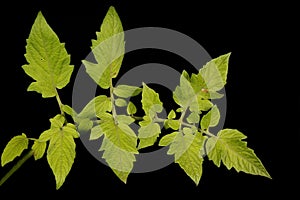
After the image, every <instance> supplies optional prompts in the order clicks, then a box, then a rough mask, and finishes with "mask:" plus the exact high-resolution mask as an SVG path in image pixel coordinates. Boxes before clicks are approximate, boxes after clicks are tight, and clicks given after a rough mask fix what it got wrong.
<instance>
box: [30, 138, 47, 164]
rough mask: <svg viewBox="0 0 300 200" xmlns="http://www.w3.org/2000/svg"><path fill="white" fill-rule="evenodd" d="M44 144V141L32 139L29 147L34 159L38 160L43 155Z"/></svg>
mask: <svg viewBox="0 0 300 200" xmlns="http://www.w3.org/2000/svg"><path fill="white" fill-rule="evenodd" d="M46 146H47V144H46V142H40V141H39V140H36V141H34V143H33V145H32V147H31V149H32V150H33V157H34V159H35V160H38V159H40V158H42V157H43V156H44V153H45V151H46Z"/></svg>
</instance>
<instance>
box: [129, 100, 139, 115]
mask: <svg viewBox="0 0 300 200" xmlns="http://www.w3.org/2000/svg"><path fill="white" fill-rule="evenodd" d="M136 111H137V109H136V106H135V105H134V104H133V103H132V102H131V101H129V103H128V105H127V114H128V115H133V114H135V113H136Z"/></svg>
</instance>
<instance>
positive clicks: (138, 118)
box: [130, 115, 144, 121]
mask: <svg viewBox="0 0 300 200" xmlns="http://www.w3.org/2000/svg"><path fill="white" fill-rule="evenodd" d="M130 117H132V118H133V119H135V120H137V121H142V120H143V119H144V118H143V117H140V116H135V115H130Z"/></svg>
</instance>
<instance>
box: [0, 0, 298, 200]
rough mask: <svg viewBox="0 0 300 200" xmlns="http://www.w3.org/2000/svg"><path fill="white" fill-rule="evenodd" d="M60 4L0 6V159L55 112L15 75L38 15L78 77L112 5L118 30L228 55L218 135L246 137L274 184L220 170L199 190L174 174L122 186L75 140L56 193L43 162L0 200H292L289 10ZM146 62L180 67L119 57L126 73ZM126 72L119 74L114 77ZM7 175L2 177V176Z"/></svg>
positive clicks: (141, 55) (11, 183)
mask: <svg viewBox="0 0 300 200" xmlns="http://www.w3.org/2000/svg"><path fill="white" fill-rule="evenodd" d="M61 3H62V2H54V1H43V3H41V1H30V2H29V1H26V4H25V3H23V4H20V3H17V2H16V3H14V2H11V3H8V4H6V5H2V6H1V8H2V9H1V10H2V12H1V41H2V42H1V49H2V51H1V54H0V56H1V79H0V81H1V104H2V109H1V111H2V112H1V121H0V123H1V128H0V151H1V152H2V151H3V149H4V147H5V145H6V143H7V142H8V141H9V140H10V139H11V137H13V136H14V135H17V134H20V133H22V132H24V133H26V134H27V135H28V136H29V137H38V135H39V134H40V133H41V132H42V131H43V130H45V129H47V128H48V127H49V121H48V119H49V118H51V117H53V116H54V115H55V114H56V113H58V112H59V110H58V107H57V103H56V100H55V99H54V98H51V99H42V98H41V95H40V94H37V93H34V92H26V89H27V87H28V85H29V84H30V83H31V81H32V79H31V78H30V77H28V76H27V75H25V73H24V72H23V70H22V69H21V66H22V65H23V64H25V63H26V60H25V58H24V53H25V45H26V38H27V37H28V35H29V32H30V29H31V26H32V24H33V22H34V19H35V17H36V15H37V13H38V11H42V13H43V14H44V16H45V18H46V20H47V22H48V24H49V25H50V26H51V27H52V29H53V30H54V31H55V32H56V34H57V35H58V36H59V38H60V41H62V42H64V43H66V49H67V51H68V53H70V54H71V63H72V64H73V65H75V72H76V70H78V68H79V66H80V65H81V60H82V59H84V58H85V57H86V55H87V54H88V53H89V51H90V48H89V47H90V45H91V42H90V40H91V39H94V38H95V32H96V31H99V27H100V24H101V22H102V20H103V18H104V16H105V14H106V12H107V10H108V8H109V6H110V5H113V6H115V8H116V10H117V12H118V14H119V16H120V18H121V20H122V23H123V27H124V29H125V30H128V29H131V28H137V27H147V26H154V27H165V28H169V29H174V30H177V31H179V32H182V33H184V34H186V35H188V36H190V37H192V38H193V39H195V40H196V41H197V42H199V43H200V44H201V45H202V46H203V47H204V48H205V49H206V50H207V52H208V53H209V54H210V55H211V57H217V56H219V55H222V54H225V53H227V52H232V55H231V58H230V66H229V74H228V84H227V85H226V95H227V117H226V121H225V125H224V127H226V128H236V129H239V130H240V131H242V132H243V133H245V134H246V135H247V136H248V139H247V141H248V146H249V147H250V148H252V149H254V150H255V152H256V154H257V156H258V157H259V158H260V159H261V160H262V162H263V163H264V165H265V167H266V169H267V170H268V171H269V173H270V174H271V176H272V177H273V179H272V180H269V179H267V178H264V177H260V176H252V175H248V174H245V173H236V172H235V171H234V170H230V171H228V170H227V169H226V168H225V167H224V166H221V168H217V167H215V166H214V165H213V164H212V163H211V162H208V161H206V162H204V165H203V176H202V178H201V181H200V184H199V185H198V186H197V187H196V186H195V185H194V183H193V182H192V181H191V180H190V179H189V177H187V176H186V175H185V173H184V172H183V171H182V170H181V169H180V168H179V166H178V165H177V164H171V165H170V166H168V167H166V168H164V169H161V170H158V171H155V172H151V173H144V174H131V175H130V176H129V178H128V182H127V184H126V185H125V184H123V183H122V182H121V181H119V180H118V178H117V177H116V176H115V175H114V174H113V172H112V171H111V170H110V169H109V168H108V167H107V166H105V165H103V164H102V163H100V162H98V161H97V160H95V159H94V158H93V157H92V156H91V155H90V154H89V153H88V151H87V150H86V149H85V147H84V146H83V145H82V144H81V142H80V140H77V156H76V159H75V163H74V165H73V167H72V170H71V172H70V174H69V175H68V177H67V179H66V181H65V183H64V185H63V186H62V187H61V189H60V190H58V191H56V190H55V180H54V176H53V175H52V172H51V170H50V168H49V166H48V165H47V160H46V158H45V157H44V158H43V159H41V160H39V161H37V162H34V160H33V159H30V160H29V161H27V162H26V163H25V164H24V166H22V168H21V169H19V171H17V172H16V173H15V174H14V175H13V176H12V177H11V178H10V179H9V180H8V181H7V182H6V183H5V184H4V185H3V186H2V187H0V197H1V199H2V198H3V196H5V195H11V196H14V195H22V196H23V197H31V198H34V197H40V196H39V195H40V194H43V195H45V196H46V197H50V196H51V197H52V196H53V197H62V196H70V197H80V196H78V195H85V196H82V198H88V197H95V198H97V199H98V198H99V199H101V198H104V197H108V196H110V197H112V198H114V197H116V196H120V197H121V198H145V197H149V198H161V197H163V198H169V197H178V196H181V195H183V196H185V197H186V198H192V197H194V198H199V199H200V198H204V197H207V198H208V197H212V198H213V199H214V198H217V197H225V198H227V197H230V198H234V199H235V198H239V197H253V198H257V197H260V196H265V197H275V196H277V195H278V194H284V195H288V196H290V195H292V194H294V193H295V189H296V185H297V184H298V182H297V180H298V178H299V177H298V176H299V172H298V171H297V170H298V167H297V163H296V160H297V159H296V158H295V156H294V155H295V154H296V152H299V150H297V148H298V147H297V145H299V128H295V127H296V125H297V121H299V117H298V116H299V114H298V113H299V111H300V110H299V100H300V99H299V94H298V93H297V90H291V89H292V88H293V87H294V86H298V85H299V81H298V80H297V79H296V78H295V77H296V73H294V72H293V71H294V70H295V69H296V68H297V67H298V65H299V62H297V57H296V56H295V54H296V53H295V52H297V51H298V50H293V47H297V41H296V40H293V36H294V35H296V33H295V30H294V29H293V27H295V26H296V24H295V23H293V22H294V21H295V20H294V17H296V13H295V12H294V11H293V5H287V4H285V5H281V4H279V3H278V4H268V5H262V4H260V3H256V2H253V1H251V2H249V3H235V4H233V3H232V4H229V3H228V2H227V3H221V4H220V3H219V2H213V1H210V3H201V1H200V2H198V3H197V4H196V3H190V2H188V1H180V2H175V1H169V2H166V1H164V3H162V1H153V0H151V1H127V2H126V1H95V2H93V1H78V2H77V1H76V3H75V2H74V1H73V2H72V3H69V4H65V5H63V4H61ZM147 62H160V63H164V64H168V65H170V66H174V67H175V68H176V66H179V64H186V62H185V61H184V60H182V59H179V58H177V57H176V55H169V54H162V53H161V52H159V51H148V52H147V51H143V52H135V53H131V54H130V55H128V56H127V57H126V56H125V59H124V66H128V67H130V66H136V65H139V64H143V63H147ZM187 65H188V64H187ZM125 72H126V67H124V68H122V70H121V74H122V73H125ZM73 77H74V76H73ZM72 81H74V79H72V80H71V83H70V84H69V85H68V86H67V87H66V88H65V89H63V90H62V91H60V94H61V98H62V101H63V102H64V103H66V104H69V105H71V103H72V102H71V94H72V84H73V82H72ZM298 90H299V89H298ZM161 99H164V98H163V97H161ZM292 113H293V114H292ZM297 157H299V155H297ZM12 166H13V165H12V164H8V165H7V166H5V167H3V168H1V169H0V176H3V175H4V174H5V173H6V172H7V171H8V170H9V169H10V167H12ZM37 194H38V195H37ZM241 194H242V195H243V196H241Z"/></svg>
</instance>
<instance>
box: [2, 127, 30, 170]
mask: <svg viewBox="0 0 300 200" xmlns="http://www.w3.org/2000/svg"><path fill="white" fill-rule="evenodd" d="M27 148H28V138H27V136H26V135H25V134H24V133H22V135H18V136H15V137H13V138H12V139H11V140H10V141H9V142H8V143H7V145H6V147H5V148H4V150H3V153H2V155H1V165H2V167H3V166H4V165H6V164H7V163H9V162H11V161H13V160H14V159H15V158H16V157H17V156H20V155H21V154H22V152H23V151H24V150H25V149H27Z"/></svg>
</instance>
